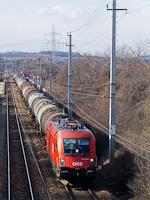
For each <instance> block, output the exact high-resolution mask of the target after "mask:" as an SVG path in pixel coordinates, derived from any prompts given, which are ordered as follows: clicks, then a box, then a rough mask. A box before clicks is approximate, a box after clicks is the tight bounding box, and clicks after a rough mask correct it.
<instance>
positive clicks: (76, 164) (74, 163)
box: [72, 162, 83, 167]
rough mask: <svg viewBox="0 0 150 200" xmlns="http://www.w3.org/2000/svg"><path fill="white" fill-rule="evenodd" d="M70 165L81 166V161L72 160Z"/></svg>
mask: <svg viewBox="0 0 150 200" xmlns="http://www.w3.org/2000/svg"><path fill="white" fill-rule="evenodd" d="M72 165H73V166H74V167H75V166H77V167H79V166H83V162H73V163H72Z"/></svg>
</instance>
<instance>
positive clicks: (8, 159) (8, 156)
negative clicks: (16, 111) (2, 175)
mask: <svg viewBox="0 0 150 200" xmlns="http://www.w3.org/2000/svg"><path fill="white" fill-rule="evenodd" d="M6 95H7V98H6V101H7V165H8V169H7V173H8V178H7V179H8V200H10V191H11V188H10V146H9V107H8V84H7V82H6Z"/></svg>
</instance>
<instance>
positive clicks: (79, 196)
mask: <svg viewBox="0 0 150 200" xmlns="http://www.w3.org/2000/svg"><path fill="white" fill-rule="evenodd" d="M61 182H62V183H63V185H64V186H65V188H66V191H67V193H68V196H69V198H70V200H83V199H86V200H99V198H98V197H97V196H96V194H95V193H94V192H93V191H92V190H91V189H90V188H89V187H88V186H75V185H72V184H70V183H69V182H68V181H61Z"/></svg>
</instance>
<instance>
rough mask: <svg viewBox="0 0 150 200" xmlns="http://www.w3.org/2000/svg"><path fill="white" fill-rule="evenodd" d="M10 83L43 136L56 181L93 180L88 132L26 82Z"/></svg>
mask: <svg viewBox="0 0 150 200" xmlns="http://www.w3.org/2000/svg"><path fill="white" fill-rule="evenodd" d="M14 80H15V81H16V83H17V85H18V87H19V89H20V91H21V94H22V96H23V99H24V101H25V102H26V104H27V105H28V106H29V108H30V110H31V114H32V116H34V117H35V120H36V122H37V123H38V125H39V126H40V130H41V132H42V133H43V134H44V135H45V138H46V146H47V151H48V155H49V157H50V160H51V163H52V165H53V168H54V170H55V173H56V175H57V177H59V178H60V179H61V178H63V179H67V178H69V177H72V176H82V177H95V175H96V166H97V157H96V142H95V138H94V136H93V134H92V133H91V131H90V130H88V129H87V128H86V127H84V126H83V125H82V124H81V123H79V121H77V120H75V119H72V118H69V117H68V116H67V115H66V114H64V112H63V110H61V109H60V108H59V107H57V106H56V105H55V103H54V102H52V101H51V100H50V99H49V98H48V97H46V96H45V95H44V94H43V93H41V92H39V90H38V89H37V88H36V87H34V86H33V85H32V83H30V82H29V81H27V80H26V79H24V78H22V77H21V76H19V75H16V74H15V75H14Z"/></svg>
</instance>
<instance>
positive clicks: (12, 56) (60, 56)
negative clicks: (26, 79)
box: [0, 51, 81, 63]
mask: <svg viewBox="0 0 150 200" xmlns="http://www.w3.org/2000/svg"><path fill="white" fill-rule="evenodd" d="M0 56H2V57H3V59H4V60H5V61H15V60H19V59H24V58H27V59H29V58H31V59H37V58H39V57H43V58H49V57H50V54H49V51H40V52H39V53H37V52H22V51H12V52H9V51H8V52H5V53H1V52H0ZM78 56H81V55H80V54H79V53H77V52H72V57H78ZM55 58H56V59H57V61H58V63H64V62H66V60H67V59H68V52H63V51H56V52H55Z"/></svg>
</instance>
